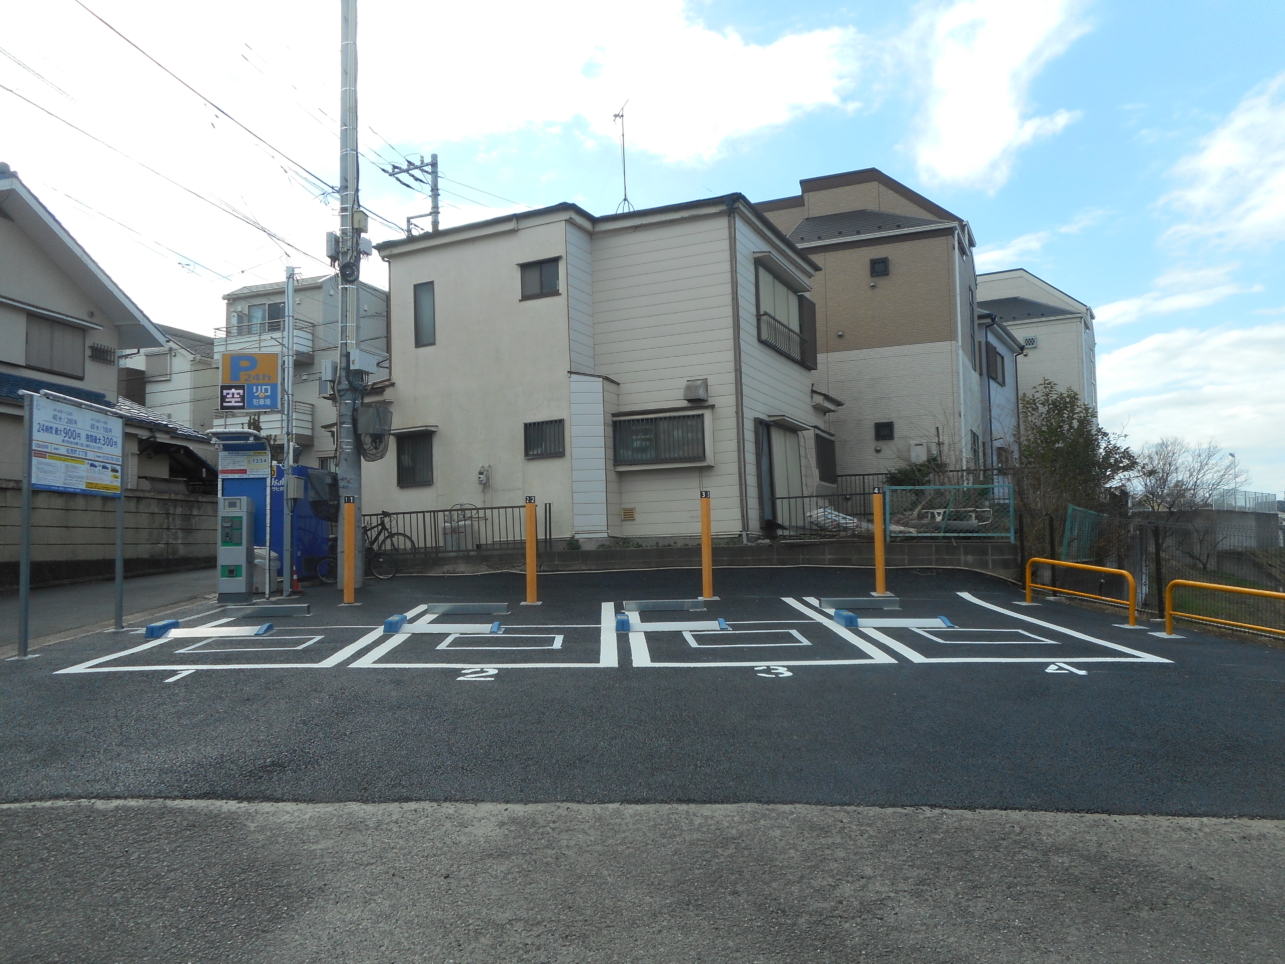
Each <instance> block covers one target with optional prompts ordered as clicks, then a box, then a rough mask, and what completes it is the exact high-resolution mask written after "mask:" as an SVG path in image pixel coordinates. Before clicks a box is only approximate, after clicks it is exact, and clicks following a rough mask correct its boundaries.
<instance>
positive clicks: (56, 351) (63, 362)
mask: <svg viewBox="0 0 1285 964" xmlns="http://www.w3.org/2000/svg"><path fill="white" fill-rule="evenodd" d="M27 367H28V368H36V369H39V370H40V371H43V372H53V373H54V374H57V375H68V376H70V377H71V378H84V377H85V331H84V329H83V328H76V327H73V326H72V325H64V324H61V323H60V322H57V321H54V320H52V319H50V318H40V317H38V316H37V315H28V316H27Z"/></svg>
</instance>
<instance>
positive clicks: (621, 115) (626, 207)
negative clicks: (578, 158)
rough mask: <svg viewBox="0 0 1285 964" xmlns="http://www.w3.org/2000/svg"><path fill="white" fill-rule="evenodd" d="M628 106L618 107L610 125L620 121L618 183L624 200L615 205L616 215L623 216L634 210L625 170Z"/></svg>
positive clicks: (626, 104) (626, 103)
mask: <svg viewBox="0 0 1285 964" xmlns="http://www.w3.org/2000/svg"><path fill="white" fill-rule="evenodd" d="M628 106H629V101H625V102H624V103H623V104H621V105H620V110H618V111H617V112H616V113H614V114H613V115H612V116H611V120H612V123H615V122H616V121H620V182H621V184H622V185H624V189H625V199H624V200H623V201H621V202H620V203H619V204H617V205H616V213H617V214H624V213H625V212H626V211H632V210H633V209H634V206H633V204H632V203H631V202H630V200H629V176H628V171H627V170H626V169H625V108H626V107H628Z"/></svg>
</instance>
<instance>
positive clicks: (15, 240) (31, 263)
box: [0, 218, 120, 400]
mask: <svg viewBox="0 0 1285 964" xmlns="http://www.w3.org/2000/svg"><path fill="white" fill-rule="evenodd" d="M0 296H3V297H5V298H11V299H13V300H15V301H21V302H24V303H26V304H30V305H34V306H36V307H37V308H43V309H45V310H46V311H50V312H56V313H58V314H62V315H70V316H71V317H73V318H77V319H80V320H82V321H83V322H84V326H83V327H84V328H85V377H84V378H83V379H82V378H73V377H71V376H69V375H59V374H56V373H53V372H43V371H36V370H35V369H30V368H27V367H26V364H27V312H26V311H25V310H24V309H22V308H17V307H15V306H13V305H0V371H7V372H12V373H14V374H16V375H25V376H27V377H30V378H39V379H42V380H43V381H48V382H56V383H59V384H63V385H74V386H76V387H77V388H83V389H87V390H89V391H94V392H102V393H103V394H104V395H106V396H107V397H108V398H110V399H113V400H114V399H115V398H116V377H117V376H116V365H115V363H112V364H104V363H102V362H96V361H92V360H91V359H90V357H89V346H90V344H92V343H95V342H96V343H98V344H100V345H106V346H108V347H109V348H113V349H115V348H118V347H119V344H120V342H119V339H118V337H117V331H116V326H115V325H114V324H112V322H111V321H110V320H108V318H107V316H106V313H105V312H104V311H103V309H102V308H101V307H100V306H98V305H96V304H94V302H92V301H91V300H89V298H87V297H86V296H85V294H84V293H83V292H82V291H81V290H80V288H79V286H77V285H76V284H75V282H73V281H72V279H71V278H69V277H68V276H67V275H66V273H65V272H63V271H62V269H61V268H59V267H58V266H57V265H56V264H54V262H53V260H52V259H50V258H49V256H48V255H46V254H45V253H44V252H43V251H42V250H41V249H40V248H38V247H37V246H36V245H35V244H33V243H32V242H31V239H30V238H28V237H27V236H26V234H24V233H23V232H22V230H21V229H19V228H18V226H17V225H16V224H14V223H13V222H11V221H6V220H4V219H3V218H0ZM55 320H57V319H55Z"/></svg>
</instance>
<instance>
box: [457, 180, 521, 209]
mask: <svg viewBox="0 0 1285 964" xmlns="http://www.w3.org/2000/svg"><path fill="white" fill-rule="evenodd" d="M438 177H440V178H441V179H442V180H443V181H450V182H451V183H452V184H458V185H459V186H460V187H466V188H468V189H469V190H470V191H477V192H478V193H479V194H486V195H489V196H491V197H493V198H499V200H501V201H506V202H508V203H509V204H516V205H518V206H519V207H524V208H529V207H531V205H529V204H526V203H524V202H522V201H515V200H513V198H511V197H504V196H503V195H502V194H495V193H493V192H491V191H483V190H482V189H481V188H480V187H474V186H473V185H471V184H465V183H464V182H463V181H457V180H455V178H453V177H446V176H444V175H441V174H439V175H438ZM455 196H456V197H459V195H458V194H457V195H455ZM465 200H467V198H465Z"/></svg>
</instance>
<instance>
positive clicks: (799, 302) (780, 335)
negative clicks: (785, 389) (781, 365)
mask: <svg viewBox="0 0 1285 964" xmlns="http://www.w3.org/2000/svg"><path fill="white" fill-rule="evenodd" d="M756 280H757V288H758V336H759V341H761V342H762V343H763V344H765V345H767V346H768V347H769V348H772V349H774V350H776V351H778V352H780V353H781V354H782V355H785V356H786V357H787V358H791V359H793V360H794V361H796V362H798V363H799V364H801V365H803V367H805V368H807V369H808V370H809V371H814V370H815V369H816V367H817V363H816V350H817V345H816V340H817V339H816V304H815V303H813V302H812V300H811V299H809V298H806V297H804V296H803V295H801V294H796V293H795V292H793V291H791V290H790V289H789V288H788V287H786V285H785V284H784V283H783V282H782V281H781V280H780V279H779V278H777V277H776V275H774V274H772V272H770V271H768V270H767V269H766V268H764V267H763V266H762V265H761V264H760V265H759V266H758V272H757V279H756Z"/></svg>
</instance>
